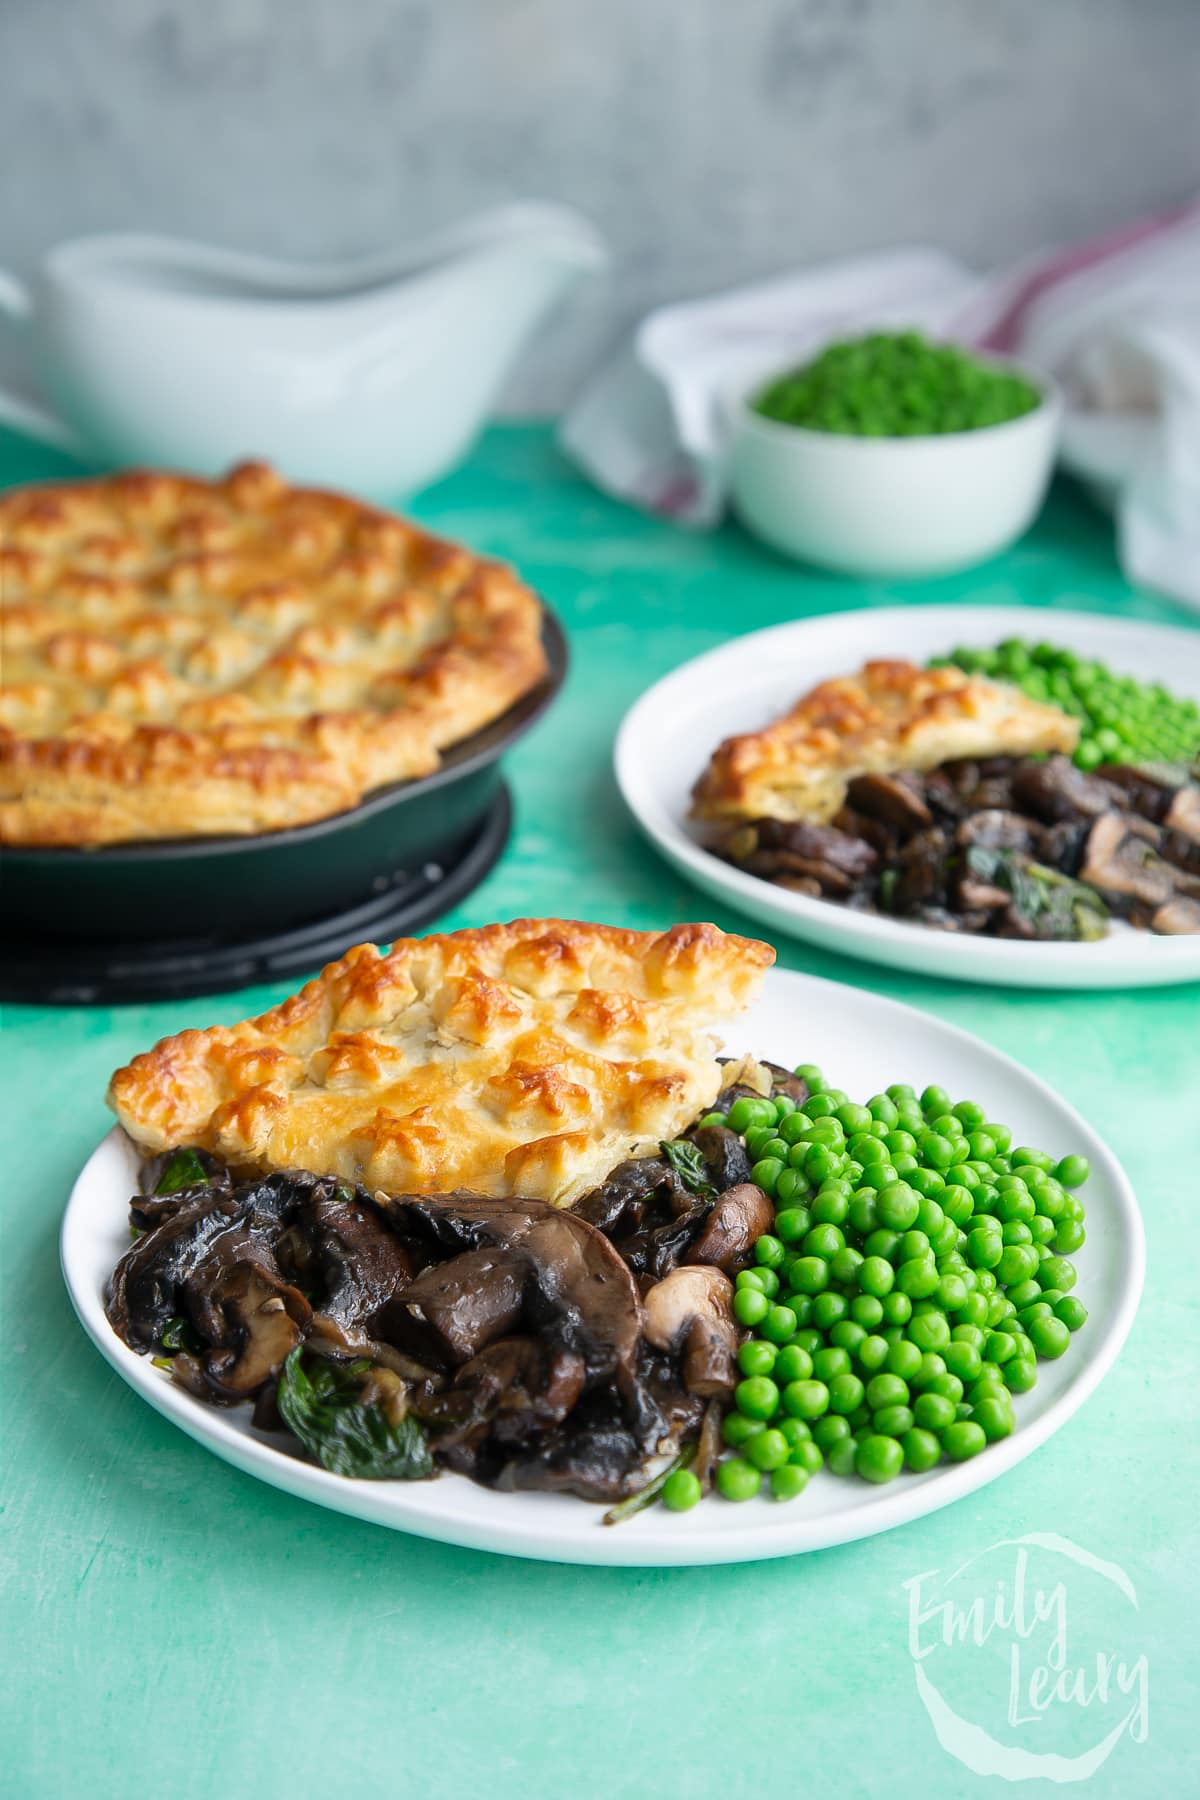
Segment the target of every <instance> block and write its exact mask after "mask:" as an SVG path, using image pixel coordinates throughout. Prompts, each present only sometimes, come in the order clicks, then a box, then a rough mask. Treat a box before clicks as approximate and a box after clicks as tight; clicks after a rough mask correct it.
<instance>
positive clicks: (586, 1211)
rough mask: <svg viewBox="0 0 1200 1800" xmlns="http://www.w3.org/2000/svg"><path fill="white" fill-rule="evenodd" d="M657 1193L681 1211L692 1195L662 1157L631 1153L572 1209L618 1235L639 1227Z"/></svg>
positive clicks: (672, 1208) (609, 1232) (612, 1233)
mask: <svg viewBox="0 0 1200 1800" xmlns="http://www.w3.org/2000/svg"><path fill="white" fill-rule="evenodd" d="M739 1142H740V1139H739ZM660 1194H661V1195H665V1196H666V1197H667V1198H668V1200H669V1202H670V1206H671V1210H672V1212H676V1211H683V1210H684V1209H685V1208H687V1207H689V1206H690V1205H691V1204H692V1200H693V1198H694V1196H693V1195H692V1194H690V1193H689V1192H688V1190H687V1188H685V1187H684V1185H683V1183H682V1181H681V1180H680V1179H679V1177H678V1175H677V1174H676V1173H675V1171H674V1169H672V1168H671V1167H670V1166H669V1165H668V1164H667V1163H665V1162H664V1161H663V1160H662V1158H661V1157H658V1156H634V1157H630V1158H629V1159H628V1160H627V1161H626V1162H621V1163H618V1164H617V1166H616V1168H615V1169H613V1170H612V1171H611V1172H610V1173H609V1174H608V1175H606V1176H605V1178H604V1180H603V1181H602V1182H601V1183H600V1185H599V1187H597V1188H593V1189H592V1192H591V1193H590V1194H585V1195H584V1196H583V1198H582V1200H580V1201H578V1202H577V1203H576V1205H575V1206H573V1207H572V1209H571V1210H572V1212H573V1213H574V1215H575V1217H576V1218H577V1219H586V1220H587V1222H588V1224H589V1225H594V1226H595V1227H596V1229H597V1230H598V1231H603V1232H604V1233H606V1235H608V1236H619V1235H623V1234H625V1233H627V1232H632V1231H636V1230H637V1229H638V1227H639V1226H640V1225H641V1223H642V1219H643V1217H644V1215H645V1211H646V1207H647V1205H648V1204H649V1202H650V1201H651V1200H652V1199H654V1198H655V1196H656V1195H660Z"/></svg>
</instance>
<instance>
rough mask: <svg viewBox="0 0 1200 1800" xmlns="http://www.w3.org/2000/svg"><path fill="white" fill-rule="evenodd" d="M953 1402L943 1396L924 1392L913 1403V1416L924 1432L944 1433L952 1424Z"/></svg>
mask: <svg viewBox="0 0 1200 1800" xmlns="http://www.w3.org/2000/svg"><path fill="white" fill-rule="evenodd" d="M954 1408H955V1402H954V1401H953V1400H951V1399H950V1398H949V1397H948V1396H946V1395H945V1394H935V1393H930V1392H929V1391H928V1390H926V1392H924V1393H921V1394H918V1395H917V1397H916V1399H915V1400H914V1401H913V1416H914V1418H915V1419H916V1421H917V1424H918V1425H920V1426H922V1427H923V1428H924V1429H925V1430H926V1431H944V1430H945V1429H946V1427H947V1426H948V1425H952V1424H953V1423H954Z"/></svg>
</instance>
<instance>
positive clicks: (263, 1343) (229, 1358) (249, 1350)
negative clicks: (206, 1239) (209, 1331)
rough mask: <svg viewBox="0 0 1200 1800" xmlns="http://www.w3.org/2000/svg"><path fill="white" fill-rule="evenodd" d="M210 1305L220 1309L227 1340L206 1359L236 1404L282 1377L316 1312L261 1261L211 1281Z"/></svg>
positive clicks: (210, 1375) (208, 1370) (232, 1267)
mask: <svg viewBox="0 0 1200 1800" xmlns="http://www.w3.org/2000/svg"><path fill="white" fill-rule="evenodd" d="M201 1280H204V1281H205V1296H206V1300H207V1302H208V1305H209V1306H211V1307H213V1308H215V1309H218V1310H219V1313H220V1317H221V1337H220V1340H219V1341H218V1342H217V1343H216V1344H215V1345H214V1347H213V1348H212V1349H211V1350H209V1351H208V1353H207V1354H206V1355H205V1356H204V1358H203V1359H202V1367H203V1370H204V1374H205V1377H206V1379H207V1380H208V1381H209V1383H210V1384H211V1386H212V1387H213V1388H214V1390H215V1391H216V1392H217V1393H218V1394H219V1395H221V1396H223V1397H225V1398H227V1399H230V1400H243V1399H245V1398H246V1396H247V1395H249V1394H254V1393H257V1391H258V1389H259V1388H260V1387H262V1385H263V1383H264V1382H266V1381H269V1380H270V1379H271V1378H272V1377H273V1376H276V1375H278V1373H279V1371H280V1369H281V1368H282V1367H283V1365H284V1362H285V1361H286V1360H287V1357H288V1356H289V1355H290V1353H291V1352H292V1351H293V1350H294V1349H295V1347H296V1345H297V1344H298V1343H299V1342H300V1339H301V1338H302V1337H303V1336H304V1330H305V1327H306V1326H307V1325H308V1322H309V1320H310V1319H311V1317H312V1309H311V1307H310V1306H309V1304H308V1302H307V1300H306V1299H305V1298H304V1296H303V1294H301V1293H300V1292H299V1290H298V1289H297V1288H294V1287H291V1286H290V1285H289V1284H288V1283H286V1282H284V1281H283V1280H282V1279H280V1278H279V1277H278V1276H275V1277H272V1275H271V1274H270V1272H269V1271H268V1270H266V1269H264V1268H263V1267H262V1265H261V1264H260V1263H259V1262H257V1261H245V1262H234V1263H227V1264H225V1266H224V1267H223V1268H222V1270H221V1272H220V1274H219V1275H217V1276H216V1277H215V1278H213V1279H210V1280H205V1278H204V1277H203V1275H202V1274H198V1276H197V1281H198V1282H199V1281H201Z"/></svg>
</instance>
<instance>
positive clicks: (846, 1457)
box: [825, 1436, 858, 1476]
mask: <svg viewBox="0 0 1200 1800" xmlns="http://www.w3.org/2000/svg"><path fill="white" fill-rule="evenodd" d="M857 1453H858V1440H857V1439H856V1438H855V1437H854V1436H850V1437H844V1438H842V1439H840V1441H839V1442H838V1443H836V1444H833V1445H832V1446H831V1447H830V1449H829V1451H828V1452H827V1454H826V1457H825V1466H826V1468H827V1469H828V1470H829V1471H830V1473H831V1474H833V1475H842V1476H846V1475H853V1473H854V1463H855V1457H856V1456H857Z"/></svg>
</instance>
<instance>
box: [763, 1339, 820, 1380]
mask: <svg viewBox="0 0 1200 1800" xmlns="http://www.w3.org/2000/svg"><path fill="white" fill-rule="evenodd" d="M812 1372H813V1364H812V1356H811V1354H810V1353H809V1352H808V1351H807V1350H805V1349H804V1348H803V1347H802V1346H801V1345H800V1344H786V1345H785V1346H784V1348H783V1349H782V1350H781V1351H780V1352H779V1354H778V1355H777V1356H776V1358H775V1367H774V1370H773V1371H772V1373H773V1377H774V1380H775V1383H776V1386H783V1387H786V1386H787V1384H788V1383H789V1382H791V1381H807V1380H808V1379H809V1377H810V1376H811V1374H812Z"/></svg>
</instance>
